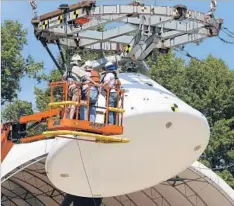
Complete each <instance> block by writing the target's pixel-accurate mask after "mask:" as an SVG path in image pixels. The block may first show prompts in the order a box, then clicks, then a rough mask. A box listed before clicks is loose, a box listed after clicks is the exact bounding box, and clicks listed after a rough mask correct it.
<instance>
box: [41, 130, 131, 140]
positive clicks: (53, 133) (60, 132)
mask: <svg viewBox="0 0 234 206" xmlns="http://www.w3.org/2000/svg"><path fill="white" fill-rule="evenodd" d="M42 134H43V135H45V136H47V137H51V136H56V135H74V136H85V137H92V138H95V139H96V140H101V141H111V142H118V143H128V142H130V140H129V139H127V138H121V137H111V136H104V135H100V134H94V133H87V132H77V131H70V130H57V131H46V132H43V133H42ZM74 139H75V138H74Z"/></svg>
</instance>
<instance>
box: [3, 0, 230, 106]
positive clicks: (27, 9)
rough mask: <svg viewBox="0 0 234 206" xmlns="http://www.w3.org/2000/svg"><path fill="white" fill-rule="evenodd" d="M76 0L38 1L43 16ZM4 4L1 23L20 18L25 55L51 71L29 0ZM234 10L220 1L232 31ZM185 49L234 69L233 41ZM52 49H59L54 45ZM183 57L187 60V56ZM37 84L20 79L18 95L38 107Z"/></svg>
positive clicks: (150, 0) (206, 4)
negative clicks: (24, 33)
mask: <svg viewBox="0 0 234 206" xmlns="http://www.w3.org/2000/svg"><path fill="white" fill-rule="evenodd" d="M77 2H78V1H75V0H63V1H62V0H58V1H56V0H37V6H38V14H39V15H40V14H43V13H47V12H50V11H53V10H55V9H57V8H58V6H59V5H60V4H62V3H67V4H73V3H77ZM118 2H119V4H126V3H129V2H132V1H129V0H118ZM143 2H144V3H145V4H147V5H158V6H174V5H176V4H184V5H186V6H187V7H188V8H189V9H192V10H197V11H200V12H207V11H208V10H209V9H210V1H209V0H180V1H177V0H145V1H143ZM1 3H2V4H1V22H3V21H4V20H6V19H11V20H18V21H19V22H20V23H22V24H23V26H24V28H25V29H27V30H28V45H27V46H25V47H24V50H23V52H22V54H23V55H24V56H25V57H26V56H28V55H32V57H33V58H34V59H35V60H36V61H39V62H41V61H42V62H44V71H45V72H46V73H49V72H50V71H51V70H52V69H53V68H55V65H54V63H53V61H52V60H51V59H50V57H49V56H48V54H47V52H46V50H45V49H44V48H43V46H42V45H41V43H40V42H39V41H38V40H36V38H35V36H34V33H33V27H32V25H31V19H32V17H33V12H32V9H31V6H30V4H29V3H28V0H2V2H1ZM97 4H104V5H110V4H115V1H111V0H110V1H106V0H97ZM233 11H234V0H233V1H232V0H222V1H221V0H218V7H217V10H216V18H222V19H223V20H224V24H223V26H225V27H227V28H228V29H229V30H231V31H232V32H234V23H233V20H234V12H233ZM221 36H222V37H224V38H225V39H229V38H228V36H226V35H224V34H223V33H222V34H221ZM229 40H230V39H229ZM185 50H186V51H188V52H189V53H190V54H191V55H193V56H196V57H197V58H199V59H203V58H206V57H207V56H208V55H209V54H212V55H213V56H215V57H217V58H221V59H223V60H224V61H225V62H226V64H227V65H228V66H229V67H230V68H231V69H234V44H225V43H223V42H222V41H220V40H219V39H218V38H217V37H214V38H209V39H205V40H204V41H203V42H202V43H201V44H200V45H199V46H195V45H191V44H189V45H186V46H185ZM53 51H56V50H55V48H54V49H53ZM182 57H183V56H182ZM183 58H185V59H186V57H183ZM34 86H39V87H41V88H43V87H44V86H45V85H42V84H41V85H37V82H36V81H35V80H33V79H29V78H23V79H22V81H21V91H20V92H19V98H20V99H22V100H26V101H30V102H32V103H33V107H34V109H35V108H36V106H35V97H34Z"/></svg>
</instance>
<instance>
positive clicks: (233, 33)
mask: <svg viewBox="0 0 234 206" xmlns="http://www.w3.org/2000/svg"><path fill="white" fill-rule="evenodd" d="M222 28H223V29H225V30H227V31H228V32H229V33H230V34H232V35H234V32H232V31H230V30H229V29H228V28H227V27H222Z"/></svg>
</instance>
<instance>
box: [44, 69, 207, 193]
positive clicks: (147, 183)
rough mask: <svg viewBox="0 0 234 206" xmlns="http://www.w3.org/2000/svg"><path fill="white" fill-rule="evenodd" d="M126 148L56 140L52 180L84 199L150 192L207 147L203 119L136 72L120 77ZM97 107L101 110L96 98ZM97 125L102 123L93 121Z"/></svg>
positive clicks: (51, 158) (48, 169)
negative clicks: (127, 140) (128, 141)
mask: <svg viewBox="0 0 234 206" xmlns="http://www.w3.org/2000/svg"><path fill="white" fill-rule="evenodd" d="M119 76H120V80H121V83H122V86H123V89H124V90H125V97H124V98H125V99H124V108H125V110H126V112H125V114H124V133H123V135H122V136H123V137H126V138H129V139H130V143H128V144H97V143H92V142H87V141H77V140H69V139H62V138H57V139H56V140H55V141H56V143H55V144H54V146H53V147H52V148H51V150H50V152H49V155H48V156H47V159H46V165H45V168H46V172H47V175H48V177H49V179H50V181H51V182H52V183H53V184H54V185H55V186H56V187H57V188H59V189H60V190H62V191H64V192H66V193H69V194H73V195H78V196H84V197H92V196H94V197H110V196H117V195H122V194H127V193H132V192H135V191H139V190H143V189H145V188H149V187H152V186H154V185H156V184H158V183H160V182H162V181H164V180H167V179H169V178H171V177H173V176H174V175H177V174H178V173H180V172H181V171H183V170H185V169H186V168H188V167H189V166H190V165H191V164H192V163H193V162H195V161H196V160H197V159H198V158H199V156H200V155H201V154H202V152H203V151H204V149H205V148H206V146H207V144H208V141H209V136H210V129H209V125H208V122H207V120H206V118H205V117H204V116H203V115H202V114H201V113H200V112H199V111H197V110H195V109H194V108H192V107H191V106H189V105H188V104H186V103H185V102H183V101H182V100H180V99H179V98H178V97H177V96H175V95H174V94H172V93H171V92H169V91H168V90H166V89H165V88H163V87H162V86H160V85H159V84H157V83H156V82H154V81H153V80H151V79H150V78H148V77H146V76H144V75H142V74H137V73H121V74H120V75H119ZM98 105H103V106H104V105H105V102H104V98H103V97H102V96H101V95H100V99H99V102H98ZM97 121H101V120H100V117H97Z"/></svg>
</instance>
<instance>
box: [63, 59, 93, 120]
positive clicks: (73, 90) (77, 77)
mask: <svg viewBox="0 0 234 206" xmlns="http://www.w3.org/2000/svg"><path fill="white" fill-rule="evenodd" d="M70 63H71V65H72V70H71V72H70V74H68V76H67V74H65V75H64V76H63V77H64V78H66V79H67V80H68V81H69V87H68V94H69V96H70V97H71V98H72V101H74V102H77V101H78V98H79V89H80V88H79V87H78V86H77V83H81V82H82V81H83V79H84V78H86V80H87V81H90V82H92V83H94V84H95V82H93V80H92V79H91V78H89V77H88V76H87V73H86V71H85V69H84V65H82V59H81V57H80V55H78V54H76V55H74V56H73V57H72V58H71V62H70ZM75 108H76V106H75V105H71V106H70V107H69V110H70V112H69V119H73V117H74V114H75Z"/></svg>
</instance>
